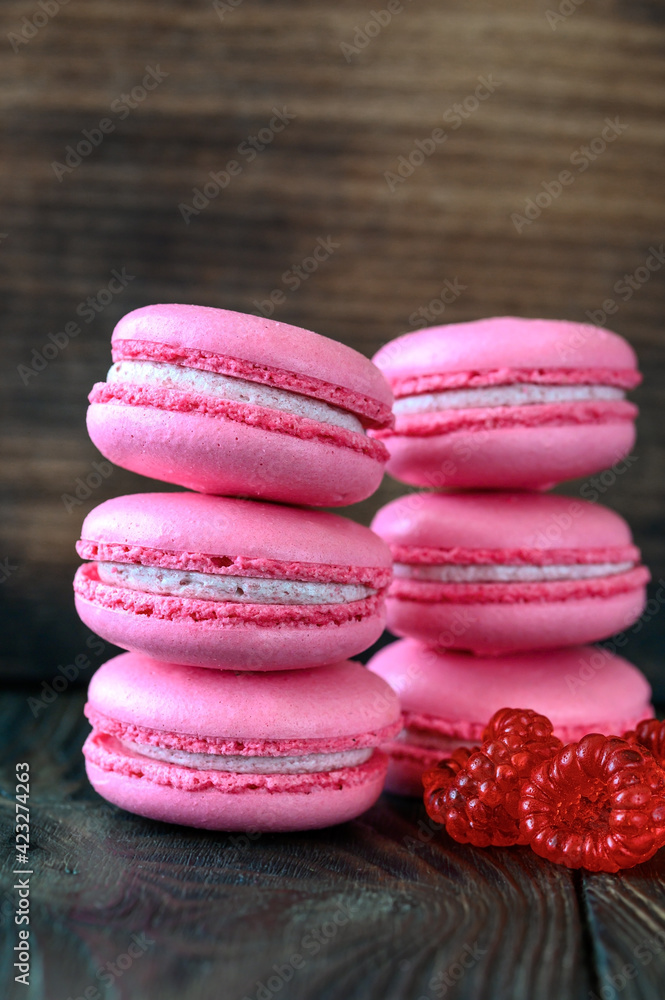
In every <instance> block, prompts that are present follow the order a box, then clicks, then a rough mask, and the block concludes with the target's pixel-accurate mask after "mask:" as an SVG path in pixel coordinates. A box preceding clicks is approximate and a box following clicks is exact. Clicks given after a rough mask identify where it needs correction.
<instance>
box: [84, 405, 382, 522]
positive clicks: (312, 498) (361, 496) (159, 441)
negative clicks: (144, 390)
mask: <svg viewBox="0 0 665 1000" xmlns="http://www.w3.org/2000/svg"><path fill="white" fill-rule="evenodd" d="M87 425H88V433H89V434H90V437H91V439H92V441H93V443H94V444H95V445H96V447H97V448H98V449H99V451H100V452H101V453H102V455H104V457H105V458H107V459H109V461H111V462H114V463H115V464H116V465H119V466H121V467H122V468H123V469H129V470H130V471H131V472H137V473H139V474H140V475H143V476H149V477H151V478H152V479H158V480H160V481H162V482H167V483H173V484H174V485H176V486H185V487H187V488H188V489H192V490H197V491H198V492H201V493H218V494H225V495H227V496H251V497H256V498H258V499H260V500H277V501H281V502H284V503H300V504H312V505H313V506H329V507H341V506H344V505H346V504H351V503H356V502H359V501H360V500H365V499H367V497H369V496H371V495H372V493H374V492H375V491H376V489H378V486H379V484H380V483H381V480H382V478H383V462H379V461H377V460H376V459H374V458H372V457H371V456H369V455H366V454H361V453H360V452H357V451H354V450H352V449H351V448H347V447H338V446H336V445H332V444H328V443H324V442H321V441H317V440H303V439H301V438H298V437H293V436H292V435H290V434H280V433H277V432H274V431H269V430H264V429H263V428H261V427H253V426H250V425H249V424H245V423H241V422H238V421H233V420H225V419H223V418H221V417H211V416H207V415H205V414H200V413H178V412H171V411H167V410H159V409H155V408H151V407H144V406H117V405H113V404H109V403H92V404H91V405H90V406H89V408H88V415H87Z"/></svg>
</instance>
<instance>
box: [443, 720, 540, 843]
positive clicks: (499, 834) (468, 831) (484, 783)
mask: <svg viewBox="0 0 665 1000" xmlns="http://www.w3.org/2000/svg"><path fill="white" fill-rule="evenodd" d="M519 756H520V757H521V756H522V755H521V754H520V755H519ZM430 773H431V772H430ZM523 780H524V779H523V777H522V776H521V775H520V773H519V772H518V769H517V767H515V766H514V765H513V763H512V761H511V752H510V750H509V749H508V747H507V746H506V745H505V744H504V743H501V742H500V741H498V740H496V741H495V742H493V743H483V745H482V747H481V748H480V750H476V751H472V752H471V753H470V755H469V759H468V760H467V762H466V765H465V766H464V767H462V768H460V769H459V771H458V772H457V774H456V775H454V776H453V777H452V779H450V780H449V783H448V787H447V788H445V789H444V791H443V793H442V794H440V796H439V797H438V798H437V799H436V800H435V798H434V796H430V801H429V804H428V803H427V801H426V807H427V812H428V814H429V815H430V816H431V817H432V819H435V820H437V821H438V822H439V823H445V826H446V830H447V831H448V833H449V834H450V836H451V837H452V838H453V839H454V840H457V841H459V842H460V843H461V844H474V845H475V846H476V847H489V846H490V845H492V846H494V847H511V846H512V845H513V844H519V843H526V841H523V840H522V839H521V834H520V829H519V819H518V805H519V800H520V788H521V785H522V783H523ZM426 798H427V797H426ZM435 801H436V806H437V809H436V813H435V812H433V811H432V809H433V807H434V804H435Z"/></svg>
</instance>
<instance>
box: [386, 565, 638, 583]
mask: <svg viewBox="0 0 665 1000" xmlns="http://www.w3.org/2000/svg"><path fill="white" fill-rule="evenodd" d="M634 565H635V563H632V562H621V563H584V564H582V563H576V564H574V565H572V566H498V565H479V566H459V565H455V564H449V565H445V566H415V565H414V566H411V565H407V564H405V563H395V564H394V566H393V573H394V575H395V576H396V577H401V578H402V579H408V580H424V581H431V582H436V583H522V582H523V583H531V582H534V583H537V582H539V581H541V580H543V581H546V580H590V579H593V578H594V577H599V576H613V575H615V574H616V573H626V572H627V571H628V570H630V569H632V568H633V567H634Z"/></svg>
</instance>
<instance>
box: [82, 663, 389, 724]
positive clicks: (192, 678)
mask: <svg viewBox="0 0 665 1000" xmlns="http://www.w3.org/2000/svg"><path fill="white" fill-rule="evenodd" d="M88 701H89V705H90V707H91V708H92V709H93V710H94V711H97V712H101V713H102V714H104V715H106V716H109V717H110V718H112V719H115V720H118V721H120V722H124V723H129V724H132V725H136V726H147V727H149V728H151V729H157V730H164V731H166V732H175V733H180V734H190V735H194V736H204V737H207V738H216V737H224V738H227V737H234V738H238V739H243V738H246V739H252V740H257V739H259V740H260V739H263V740H279V739H295V738H298V739H323V738H326V737H331V736H335V737H341V736H355V735H361V736H362V735H363V734H366V733H368V732H370V731H375V730H380V729H383V728H384V727H385V726H386V725H390V724H391V723H394V722H395V720H397V719H398V718H399V703H398V699H397V696H396V695H395V694H394V692H393V691H392V690H391V688H390V687H389V686H388V685H387V684H386V683H385V682H384V681H383V680H381V678H380V677H378V676H377V675H375V674H373V673H371V672H370V671H369V670H367V669H366V667H363V666H362V665H361V664H359V663H354V662H349V661H336V662H334V663H332V664H330V665H328V666H323V667H319V668H316V669H306V670H300V671H295V672H294V671H283V672H279V673H272V674H267V675H261V674H256V673H236V672H234V671H223V672H217V671H215V672H213V671H207V670H198V669H196V668H195V667H190V666H185V665H182V664H170V663H162V662H159V661H156V660H154V659H151V658H150V657H147V656H143V655H141V654H138V653H124V654H121V655H120V656H116V657H114V658H113V659H112V660H109V661H108V662H106V663H105V664H103V665H102V666H101V667H100V668H99V670H97V672H96V673H95V674H94V675H93V677H92V680H91V682H90V687H89V690H88Z"/></svg>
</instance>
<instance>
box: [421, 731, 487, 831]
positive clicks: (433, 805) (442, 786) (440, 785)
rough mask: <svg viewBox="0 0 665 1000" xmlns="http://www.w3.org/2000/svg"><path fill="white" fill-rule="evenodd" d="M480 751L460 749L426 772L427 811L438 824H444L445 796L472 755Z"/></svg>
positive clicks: (476, 748) (423, 778)
mask: <svg viewBox="0 0 665 1000" xmlns="http://www.w3.org/2000/svg"><path fill="white" fill-rule="evenodd" d="M479 749H480V747H474V748H473V750H469V749H468V747H458V748H457V750H453V752H452V754H451V756H450V757H446V759H445V760H441V761H439V763H438V764H437V765H436V767H433V768H431V770H429V771H425V772H424V774H423V777H422V781H423V786H424V788H425V809H426V810H427V815H428V816H430V817H431V818H432V819H435V820H436V821H437V822H438V823H443V813H442V809H443V796H444V794H445V792H446V790H447V789H448V786H449V785H450V783H451V782H452V780H453V779H454V778H456V777H457V775H458V774H459V772H460V771H461V770H462V768H463V767H465V765H466V763H467V761H468V759H469V757H470V756H471V754H472V753H476V752H477V751H478V750H479Z"/></svg>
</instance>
